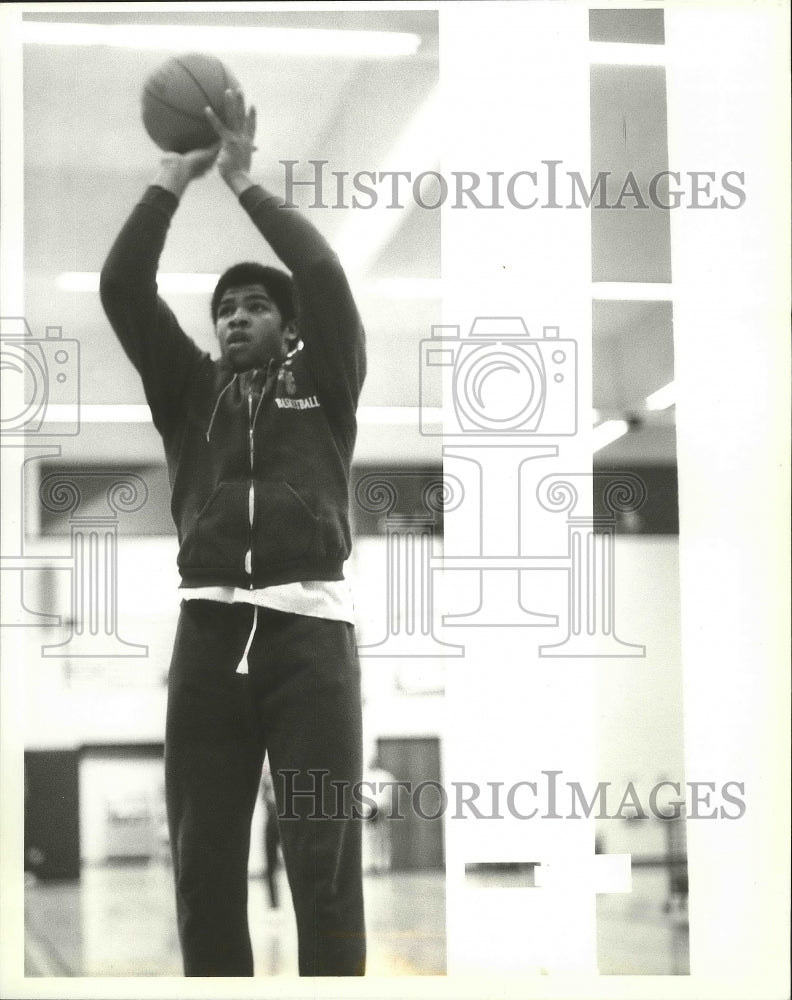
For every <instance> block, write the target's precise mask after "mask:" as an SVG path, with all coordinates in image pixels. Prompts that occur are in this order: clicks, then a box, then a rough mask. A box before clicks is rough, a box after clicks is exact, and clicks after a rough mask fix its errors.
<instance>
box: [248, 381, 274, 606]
mask: <svg viewBox="0 0 792 1000" xmlns="http://www.w3.org/2000/svg"><path fill="white" fill-rule="evenodd" d="M271 373H272V364H271V363H270V367H269V368H268V369H267V376H268V379H267V381H265V384H264V385H263V386H262V387H261V394H260V395H259V399H258V403H257V404H256V410H255V413H254V412H253V382H252V380H251V383H250V385H249V386H248V466H249V470H250V485H249V487H248V550H247V552H246V553H245V572H246V573H247V575H248V576H249V577H251V580H250V584H249V589H250V590H253V579H252V577H253V518H254V515H255V511H256V493H255V489H254V486H253V483H254V475H253V458H254V450H253V429H254V427H255V425H256V418H257V417H258V412H259V410H260V409H261V404H262V402H263V401H264V396H265V395H266V391H267V385H268V380H269V376H270V375H271Z"/></svg>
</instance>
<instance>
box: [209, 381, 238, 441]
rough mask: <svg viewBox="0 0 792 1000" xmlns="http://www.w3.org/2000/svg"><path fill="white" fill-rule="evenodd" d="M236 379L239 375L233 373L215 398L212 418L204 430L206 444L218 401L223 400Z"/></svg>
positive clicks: (218, 404)
mask: <svg viewBox="0 0 792 1000" xmlns="http://www.w3.org/2000/svg"><path fill="white" fill-rule="evenodd" d="M238 378H239V373H238V372H235V373H234V377H233V378H232V379H231V381H230V382H229V383H228V384H227V385H226V386H225V388H224V389H223V390H222V391H221V393H220V395H219V396H218V397H217V402H216V403H215V405H214V409H213V410H212V416H211V418H210V420H209V426H208V427H207V428H206V441H207V443H208V441H209V437H210V435H211V433H212V424H213V423H214V419H215V417H216V416H217V408H218V407H219V406H220V400H221V399H222V398H223V396H225V394H226V392H228V390H229V389H230V388H231V386H232V385H233V384H234V382H236V380H237V379H238Z"/></svg>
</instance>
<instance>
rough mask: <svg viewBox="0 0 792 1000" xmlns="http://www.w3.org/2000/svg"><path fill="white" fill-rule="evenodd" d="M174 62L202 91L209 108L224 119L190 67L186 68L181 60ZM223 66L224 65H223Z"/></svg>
mask: <svg viewBox="0 0 792 1000" xmlns="http://www.w3.org/2000/svg"><path fill="white" fill-rule="evenodd" d="M174 61H175V62H176V64H177V65H178V66H181V68H182V69H183V70H184V72H185V73H186V74H187V75H188V76H189V77H190V79H191V80H192V82H193V83H194V84H195V86H196V87H197V88H198V89H199V90H200V91H201V93H202V94H203V95H204V97H205V98H206V103H207V104H208V105H209V107H210V108H211V109H212V111H214V112H216V113H217V114H219V117H220V118H223V115H222V114H220V113H219V112H218V110H217V108H216V107H215V106H214V104H213V103H212V101H211V98H210V97H209V95H208V94H207V93H206V91H205V90H204V88H203V86H202V85H201V82H200V81H199V80H198V78H197V77H196V75H195V74H194V73H193V72H192V71H191V70H190V68H189V66H185V65H184V63H183V62H182V61H181V59H175V60H174ZM221 65H222V63H221ZM223 79H224V80H225V70H224V71H223ZM204 120H205V119H204Z"/></svg>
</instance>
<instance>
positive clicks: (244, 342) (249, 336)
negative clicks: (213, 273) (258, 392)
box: [215, 284, 292, 372]
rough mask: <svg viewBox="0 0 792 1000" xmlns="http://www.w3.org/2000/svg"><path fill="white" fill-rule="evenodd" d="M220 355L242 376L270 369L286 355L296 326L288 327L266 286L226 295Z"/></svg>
mask: <svg viewBox="0 0 792 1000" xmlns="http://www.w3.org/2000/svg"><path fill="white" fill-rule="evenodd" d="M215 329H216V332H217V339H218V341H219V343H220V352H221V354H222V355H223V357H224V358H225V359H226V361H228V363H229V364H230V365H231V367H232V368H233V369H234V370H235V371H238V372H244V371H248V370H249V369H251V368H266V367H267V365H268V364H269V363H270V361H271V360H272V359H273V358H274V359H275V361H280V360H281V359H282V358H283V357H284V355H285V353H286V338H287V337H288V335H289V334H290V333H291V332H292V324H291V323H288V324H284V322H283V317H282V316H281V313H280V310H279V309H278V307H277V306H276V305H275V303H274V302H273V301H272V299H271V298H270V296H269V293H268V292H267V290H266V288H264V286H263V285H259V284H255V285H241V286H240V287H239V288H229V289H228V290H227V291H226V292H224V293H223V297H222V298H221V299H220V304H219V305H218V308H217V323H216V327H215Z"/></svg>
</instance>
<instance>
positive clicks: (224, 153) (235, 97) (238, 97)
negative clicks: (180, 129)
mask: <svg viewBox="0 0 792 1000" xmlns="http://www.w3.org/2000/svg"><path fill="white" fill-rule="evenodd" d="M204 113H205V114H206V117H207V118H208V119H209V122H210V123H211V125H212V128H213V129H214V130H215V132H216V133H217V136H218V138H219V140H220V155H219V156H218V158H217V169H218V170H219V171H220V174H221V175H222V176H223V178H224V179H225V180H226V181H227V182H228V183H231V182H232V179H233V178H242V177H243V178H245V179H246V178H247V175H248V173H249V171H250V164H251V162H252V159H253V152H254V150H255V148H256V147H255V145H254V143H253V140H254V138H255V135H256V109H255V108H253V107H251V108H249V109H248V110H247V111H246V110H245V98H244V95H243V93H242V91H241V90H227V91H226V92H225V122H223V121H221V120H220V118H219V117H218V116H217V115H216V114H215V112H214V111H213V110H212V109H211V108H206V109H205V110H204Z"/></svg>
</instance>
